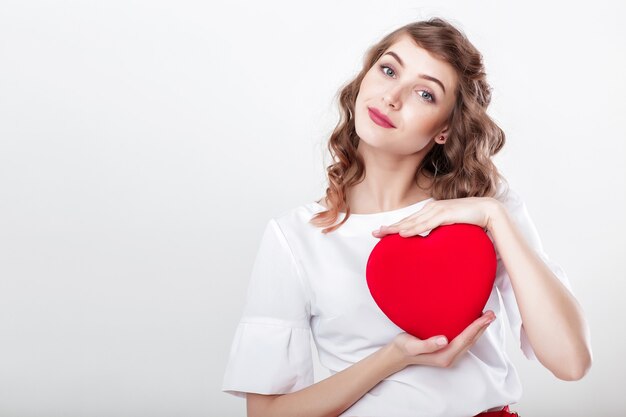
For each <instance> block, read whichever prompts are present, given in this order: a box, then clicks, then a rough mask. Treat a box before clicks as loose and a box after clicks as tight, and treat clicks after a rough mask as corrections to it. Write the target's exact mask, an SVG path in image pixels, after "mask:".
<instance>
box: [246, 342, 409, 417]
mask: <svg viewBox="0 0 626 417" xmlns="http://www.w3.org/2000/svg"><path fill="white" fill-rule="evenodd" d="M405 366H406V365H405V364H403V363H402V361H401V360H400V356H399V353H398V352H397V351H396V350H395V348H394V347H393V345H392V344H388V345H386V346H384V347H382V348H380V349H379V350H377V351H376V352H374V353H372V354H371V355H369V356H367V357H365V358H364V359H362V360H360V361H359V362H357V363H355V364H354V365H352V366H350V367H348V368H346V369H344V370H342V371H340V372H337V373H336V374H334V375H332V376H329V377H328V378H326V379H323V380H321V381H319V382H316V383H315V384H313V385H310V386H308V387H306V388H304V389H301V390H300V391H296V392H293V393H290V394H283V395H262V394H252V393H248V394H247V408H248V417H336V416H338V415H340V414H341V413H342V412H344V411H345V410H346V409H348V408H349V407H350V406H351V405H352V404H354V403H355V402H356V401H357V400H358V399H359V398H361V397H362V396H363V395H365V394H366V393H367V392H368V391H369V390H370V389H372V388H373V387H374V386H376V385H377V384H378V383H379V382H380V381H382V380H383V379H385V378H386V377H388V376H389V375H391V374H394V373H396V372H398V371H400V370H402V369H403V368H404V367H405Z"/></svg>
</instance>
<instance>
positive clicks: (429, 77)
mask: <svg viewBox="0 0 626 417" xmlns="http://www.w3.org/2000/svg"><path fill="white" fill-rule="evenodd" d="M385 55H391V56H392V57H394V58H395V59H396V61H398V63H399V64H400V66H401V67H402V68H404V62H402V60H401V59H400V57H399V56H398V54H396V53H395V52H393V51H388V52H385V53H384V54H383V56H385ZM417 75H418V77H421V78H424V79H426V80H430V81H434V82H436V83H437V84H439V86H440V87H441V89H442V90H443V92H444V93H445V92H446V88H445V87H444V86H443V83H442V82H441V81H439V80H438V79H436V78H435V77H433V76H430V75H426V74H417Z"/></svg>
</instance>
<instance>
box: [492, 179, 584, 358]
mask: <svg viewBox="0 0 626 417" xmlns="http://www.w3.org/2000/svg"><path fill="white" fill-rule="evenodd" d="M496 198H497V199H498V200H500V201H501V202H503V203H504V205H505V206H506V208H507V211H508V213H509V215H510V216H511V218H512V219H513V221H514V222H515V224H516V225H517V227H518V229H519V230H520V232H521V233H522V235H523V236H524V237H525V238H526V241H527V242H528V244H529V245H530V246H531V247H532V248H533V249H534V250H535V252H536V253H537V254H538V255H539V257H540V258H541V259H542V260H543V261H544V262H545V263H546V265H548V267H549V268H550V269H551V270H552V272H553V273H554V274H555V275H556V277H557V278H558V279H559V281H561V283H562V284H563V285H564V286H565V287H566V288H567V289H568V290H569V291H570V292H571V293H572V295H573V294H574V292H573V291H572V286H571V284H570V282H569V278H568V276H567V274H566V273H565V271H564V270H563V268H561V266H560V265H559V264H558V263H557V262H555V261H553V260H552V259H550V257H549V256H548V255H547V254H546V253H545V252H544V250H543V245H542V243H541V239H540V237H539V233H538V232H537V229H536V227H535V224H534V222H533V220H532V219H531V217H530V215H529V214H528V209H527V207H526V204H525V203H524V201H523V200H522V198H521V197H520V195H519V194H518V193H516V192H515V191H514V190H512V189H511V188H510V187H508V186H506V187H505V186H504V185H502V183H501V184H500V189H499V192H498V195H497V196H496ZM496 257H497V261H498V262H497V269H496V281H495V285H496V287H497V289H498V291H499V293H500V297H502V302H503V304H504V309H505V311H506V315H507V319H508V321H509V326H510V328H511V331H512V333H513V336H514V337H515V340H516V342H517V344H518V345H519V346H520V348H521V350H522V352H523V353H524V356H526V358H527V359H530V360H537V356H536V355H535V351H534V350H533V348H532V346H531V344H530V341H529V340H528V335H527V334H526V331H525V330H524V326H523V324H522V318H521V314H520V311H519V306H518V305H517V299H516V298H515V293H514V292H513V287H512V285H511V280H510V277H509V274H508V273H507V271H506V269H505V267H504V264H503V262H502V259H501V257H500V254H499V253H498V251H497V249H496ZM537 302H542V300H537Z"/></svg>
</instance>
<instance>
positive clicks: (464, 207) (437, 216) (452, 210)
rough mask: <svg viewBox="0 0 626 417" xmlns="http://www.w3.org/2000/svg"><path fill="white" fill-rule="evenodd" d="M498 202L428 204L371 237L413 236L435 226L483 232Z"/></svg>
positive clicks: (467, 200) (460, 200)
mask: <svg viewBox="0 0 626 417" xmlns="http://www.w3.org/2000/svg"><path fill="white" fill-rule="evenodd" d="M497 204H499V201H498V200H496V199H494V198H492V197H465V198H453V199H449V200H431V201H429V202H427V203H426V204H424V206H423V207H422V208H421V209H420V210H418V211H417V212H415V213H413V214H411V215H410V216H408V217H405V218H404V219H402V220H400V221H398V222H396V223H393V224H390V225H381V229H380V231H379V230H374V231H373V232H372V234H373V235H374V236H376V237H381V238H382V237H383V236H385V235H386V234H390V233H399V234H400V236H402V237H409V236H414V235H417V234H420V233H423V232H425V231H427V230H432V229H434V228H435V227H437V226H440V225H446V224H454V223H469V224H475V225H477V226H480V227H482V228H483V229H485V230H488V229H490V227H491V216H492V213H494V210H495V209H496V208H497V207H496V206H497Z"/></svg>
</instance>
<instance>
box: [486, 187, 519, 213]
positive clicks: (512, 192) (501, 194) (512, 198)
mask: <svg viewBox="0 0 626 417" xmlns="http://www.w3.org/2000/svg"><path fill="white" fill-rule="evenodd" d="M493 198H494V199H495V200H497V201H499V202H500V203H502V204H503V205H504V206H505V207H506V208H507V209H508V210H515V209H519V208H521V207H523V206H524V200H523V198H522V195H521V194H520V193H519V192H518V191H517V190H516V189H515V188H514V187H511V186H510V184H509V183H508V182H506V181H500V182H498V186H497V189H496V194H495V195H494V196H493Z"/></svg>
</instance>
